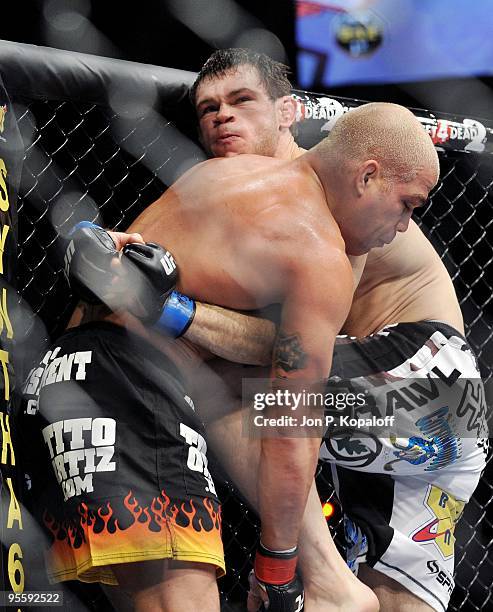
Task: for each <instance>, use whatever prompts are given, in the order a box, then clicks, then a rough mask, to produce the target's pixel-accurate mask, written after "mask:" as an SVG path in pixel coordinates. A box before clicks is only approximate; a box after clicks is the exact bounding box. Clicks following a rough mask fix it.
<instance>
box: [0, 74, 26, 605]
mask: <svg viewBox="0 0 493 612" xmlns="http://www.w3.org/2000/svg"><path fill="white" fill-rule="evenodd" d="M23 158H24V151H23V144H22V139H21V135H20V132H19V128H18V126H17V121H16V118H15V115H14V112H13V109H12V105H11V100H10V99H9V96H8V94H7V91H6V90H5V87H4V85H3V82H2V80H1V78H0V364H1V368H0V435H1V438H0V442H1V447H0V540H1V544H2V550H1V557H0V590H2V591H9V592H17V593H21V592H22V591H23V590H24V588H25V584H26V573H25V571H24V568H25V559H24V551H23V548H25V545H24V544H22V542H23V518H24V517H23V516H22V509H21V505H20V501H19V499H20V497H19V494H18V491H19V485H20V478H19V476H20V475H19V461H18V459H19V457H18V456H17V453H16V452H15V450H17V449H15V450H14V444H15V441H14V419H13V414H14V404H15V401H14V397H15V396H16V395H17V394H16V393H15V384H16V383H15V378H14V368H13V346H14V340H15V338H14V336H15V333H16V331H15V330H14V327H13V322H14V320H15V317H14V316H13V315H14V312H15V309H16V308H17V307H18V306H17V304H18V298H17V293H16V267H15V266H16V259H17V206H16V204H17V191H18V187H19V182H20V175H21V169H22V161H23Z"/></svg>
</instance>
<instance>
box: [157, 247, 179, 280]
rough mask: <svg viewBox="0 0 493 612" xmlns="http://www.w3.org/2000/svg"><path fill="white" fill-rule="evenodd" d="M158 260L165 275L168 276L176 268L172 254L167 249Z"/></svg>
mask: <svg viewBox="0 0 493 612" xmlns="http://www.w3.org/2000/svg"><path fill="white" fill-rule="evenodd" d="M159 261H160V263H161V265H162V266H163V268H164V271H165V272H166V275H167V276H170V275H171V274H173V272H174V271H175V270H176V262H175V260H174V258H173V255H171V253H170V252H169V251H166V253H165V254H164V255H163V256H162V257H161V259H160V260H159Z"/></svg>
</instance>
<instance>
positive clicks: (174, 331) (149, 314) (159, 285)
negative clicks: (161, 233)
mask: <svg viewBox="0 0 493 612" xmlns="http://www.w3.org/2000/svg"><path fill="white" fill-rule="evenodd" d="M68 238H69V240H70V242H69V244H68V246H67V248H66V252H65V273H66V275H67V278H68V280H69V283H70V285H71V287H72V289H73V290H74V292H76V293H77V294H78V295H79V296H80V297H81V298H82V299H83V300H84V301H85V302H88V303H90V304H100V303H102V302H104V303H106V304H107V306H109V307H110V308H111V309H112V310H115V309H118V308H119V307H120V305H121V303H123V304H124V305H125V304H128V306H127V307H126V309H127V310H129V311H130V312H131V313H132V314H134V315H135V316H136V317H138V318H139V319H140V320H142V321H143V322H144V323H146V324H153V323H155V322H156V321H158V320H159V321H158V327H159V329H161V330H163V331H165V332H166V333H168V334H170V335H172V336H173V337H178V336H179V335H181V334H182V333H184V332H185V331H186V329H187V328H188V326H189V325H190V323H191V321H192V319H193V315H194V313H195V302H194V301H193V300H190V298H187V297H186V296H183V295H181V294H179V293H177V292H176V291H173V289H174V287H175V285H176V282H177V280H178V270H177V267H176V263H175V261H174V259H173V256H172V255H171V253H170V252H169V251H167V250H166V249H164V248H163V247H161V246H159V245H157V244H155V243H153V242H150V243H147V244H140V243H131V244H127V245H126V246H125V247H124V248H123V251H122V257H121V259H120V254H119V253H118V251H117V250H116V245H115V243H114V242H113V240H112V238H111V236H110V235H109V234H108V232H106V231H105V230H104V229H102V228H101V227H99V226H98V225H96V224H94V223H90V222H88V221H82V222H80V223H78V224H77V225H76V226H75V227H74V228H73V230H72V231H71V232H70V234H69V237H68ZM115 260H119V263H120V264H121V265H120V267H118V266H115V265H114V264H113V262H114V261H115ZM112 264H113V265H112ZM129 296H130V299H129Z"/></svg>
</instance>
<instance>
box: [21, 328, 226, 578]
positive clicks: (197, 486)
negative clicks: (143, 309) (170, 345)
mask: <svg viewBox="0 0 493 612" xmlns="http://www.w3.org/2000/svg"><path fill="white" fill-rule="evenodd" d="M24 397H25V406H26V407H25V411H24V414H25V417H24V418H25V419H26V421H29V428H30V430H31V439H32V441H33V444H32V445H31V451H32V452H33V453H34V456H33V457H32V459H33V460H32V462H31V472H32V482H33V496H34V499H35V505H36V506H37V507H38V508H41V510H42V512H43V522H44V524H45V525H46V527H47V529H48V531H49V533H50V534H51V544H50V546H49V549H48V552H47V567H48V573H49V577H50V579H51V580H52V581H53V582H58V581H63V580H73V579H78V580H82V581H86V582H95V581H99V582H103V583H106V584H116V579H115V576H114V574H113V572H112V570H111V565H113V564H117V563H128V562H136V561H147V560H155V559H167V558H169V559H175V560H180V561H194V562H202V563H208V564H212V565H215V566H216V568H217V570H218V573H219V574H222V573H224V556H223V547H222V542H221V515H220V506H219V502H218V498H217V496H216V490H215V487H214V482H213V480H212V477H211V474H210V472H209V468H208V461H207V445H206V442H205V438H204V432H203V428H202V425H201V423H200V422H199V421H198V419H197V418H196V416H195V413H194V408H193V402H192V400H191V398H189V397H188V396H187V395H186V393H185V390H184V388H183V383H182V380H181V377H180V373H179V372H178V370H177V368H176V366H175V365H174V364H173V363H172V362H171V361H170V360H169V359H168V358H167V357H166V356H165V355H164V354H163V353H161V352H160V351H158V350H157V349H155V348H154V347H153V346H152V345H150V344H149V343H147V342H146V341H145V340H143V339H141V338H140V337H138V336H135V335H134V334H131V333H129V332H128V331H126V330H125V329H123V328H122V327H119V326H116V325H113V324H111V323H106V322H97V323H90V324H88V325H83V326H81V327H78V328H76V329H72V330H69V331H67V332H65V333H64V334H63V335H62V336H61V337H60V338H59V339H58V340H57V342H56V343H55V344H54V345H53V346H52V348H51V349H50V350H49V351H48V352H47V353H46V354H45V355H44V357H43V359H42V360H41V362H40V363H39V365H38V367H36V368H34V369H33V370H32V371H31V373H30V375H29V377H28V379H27V382H26V384H25V388H24ZM35 449H38V450H35Z"/></svg>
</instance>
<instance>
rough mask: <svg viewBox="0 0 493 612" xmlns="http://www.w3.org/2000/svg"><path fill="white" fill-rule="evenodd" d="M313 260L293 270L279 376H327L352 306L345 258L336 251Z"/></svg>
mask: <svg viewBox="0 0 493 612" xmlns="http://www.w3.org/2000/svg"><path fill="white" fill-rule="evenodd" d="M309 259H310V261H308V262H307V263H306V265H305V264H304V263H303V262H300V265H298V266H295V267H294V269H293V270H291V274H290V278H289V284H288V289H287V291H286V295H285V299H284V302H283V308H282V317H281V326H280V329H279V333H278V336H277V341H276V344H275V348H274V354H273V372H272V374H273V377H275V378H292V379H296V378H305V379H312V380H320V379H324V378H327V377H328V376H329V373H330V367H331V364H332V352H333V348H334V342H335V337H336V335H337V334H338V333H339V330H340V329H341V327H342V325H343V323H344V321H345V319H346V316H347V314H348V311H349V308H350V306H351V300H352V295H353V276H352V271H351V266H350V264H349V261H348V260H347V257H346V256H345V255H344V254H343V253H341V254H337V253H336V254H335V255H331V256H327V257H320V258H313V256H310V258H309ZM317 259H318V261H317Z"/></svg>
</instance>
